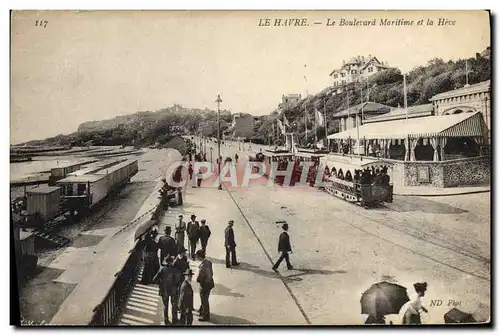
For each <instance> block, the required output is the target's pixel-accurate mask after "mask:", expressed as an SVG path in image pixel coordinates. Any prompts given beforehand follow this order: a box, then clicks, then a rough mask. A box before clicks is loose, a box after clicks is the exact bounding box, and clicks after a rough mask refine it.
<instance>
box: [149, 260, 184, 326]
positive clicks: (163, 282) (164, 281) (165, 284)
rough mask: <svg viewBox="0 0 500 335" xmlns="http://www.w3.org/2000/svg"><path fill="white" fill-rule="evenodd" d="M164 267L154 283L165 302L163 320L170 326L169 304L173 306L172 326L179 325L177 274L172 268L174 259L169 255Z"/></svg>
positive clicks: (155, 277)
mask: <svg viewBox="0 0 500 335" xmlns="http://www.w3.org/2000/svg"><path fill="white" fill-rule="evenodd" d="M162 265H163V267H162V268H161V269H160V271H158V273H157V274H156V275H155V276H154V278H153V282H155V283H157V284H158V285H159V287H160V290H159V294H160V296H161V298H162V301H163V318H164V322H165V325H170V324H171V323H170V321H169V320H168V303H169V300H170V303H171V304H172V324H177V322H178V320H177V289H178V286H177V283H176V273H175V270H174V268H173V267H172V258H171V257H170V256H169V255H168V256H167V257H165V258H164V262H163V263H162Z"/></svg>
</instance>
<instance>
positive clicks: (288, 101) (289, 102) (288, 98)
mask: <svg viewBox="0 0 500 335" xmlns="http://www.w3.org/2000/svg"><path fill="white" fill-rule="evenodd" d="M301 99H302V95H300V94H287V95H284V94H283V96H282V97H281V104H280V107H281V108H287V107H290V106H293V105H295V104H296V103H298V102H299V101H300V100H301Z"/></svg>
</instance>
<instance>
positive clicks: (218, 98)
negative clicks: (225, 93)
mask: <svg viewBox="0 0 500 335" xmlns="http://www.w3.org/2000/svg"><path fill="white" fill-rule="evenodd" d="M215 102H216V103H217V165H218V170H217V172H218V174H219V186H218V189H219V190H222V183H221V181H220V163H221V162H220V161H221V159H220V103H221V102H222V99H221V98H220V94H217V100H215Z"/></svg>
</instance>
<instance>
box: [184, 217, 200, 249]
mask: <svg viewBox="0 0 500 335" xmlns="http://www.w3.org/2000/svg"><path fill="white" fill-rule="evenodd" d="M199 232H200V223H199V222H198V221H196V215H194V214H193V215H191V221H189V222H188V224H187V234H188V239H189V254H190V255H191V259H194V257H195V252H196V244H197V243H198V239H199V237H200V235H199Z"/></svg>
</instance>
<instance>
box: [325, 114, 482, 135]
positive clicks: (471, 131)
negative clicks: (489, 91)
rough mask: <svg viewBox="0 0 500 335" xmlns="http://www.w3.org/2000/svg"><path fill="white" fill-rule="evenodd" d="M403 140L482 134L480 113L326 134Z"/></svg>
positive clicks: (381, 123) (363, 127) (371, 124)
mask: <svg viewBox="0 0 500 335" xmlns="http://www.w3.org/2000/svg"><path fill="white" fill-rule="evenodd" d="M358 131H359V138H365V139H368V140H372V139H404V138H407V137H409V138H430V137H484V136H487V135H486V134H487V127H486V124H485V122H484V119H483V116H482V115H481V113H479V112H476V113H461V114H453V115H439V116H427V117H420V118H415V119H408V120H406V119H402V120H394V121H386V122H375V123H368V124H364V125H362V126H361V127H359V129H357V128H352V129H349V130H346V131H342V132H340V133H336V134H332V135H328V139H347V138H352V139H355V138H357V137H358Z"/></svg>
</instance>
